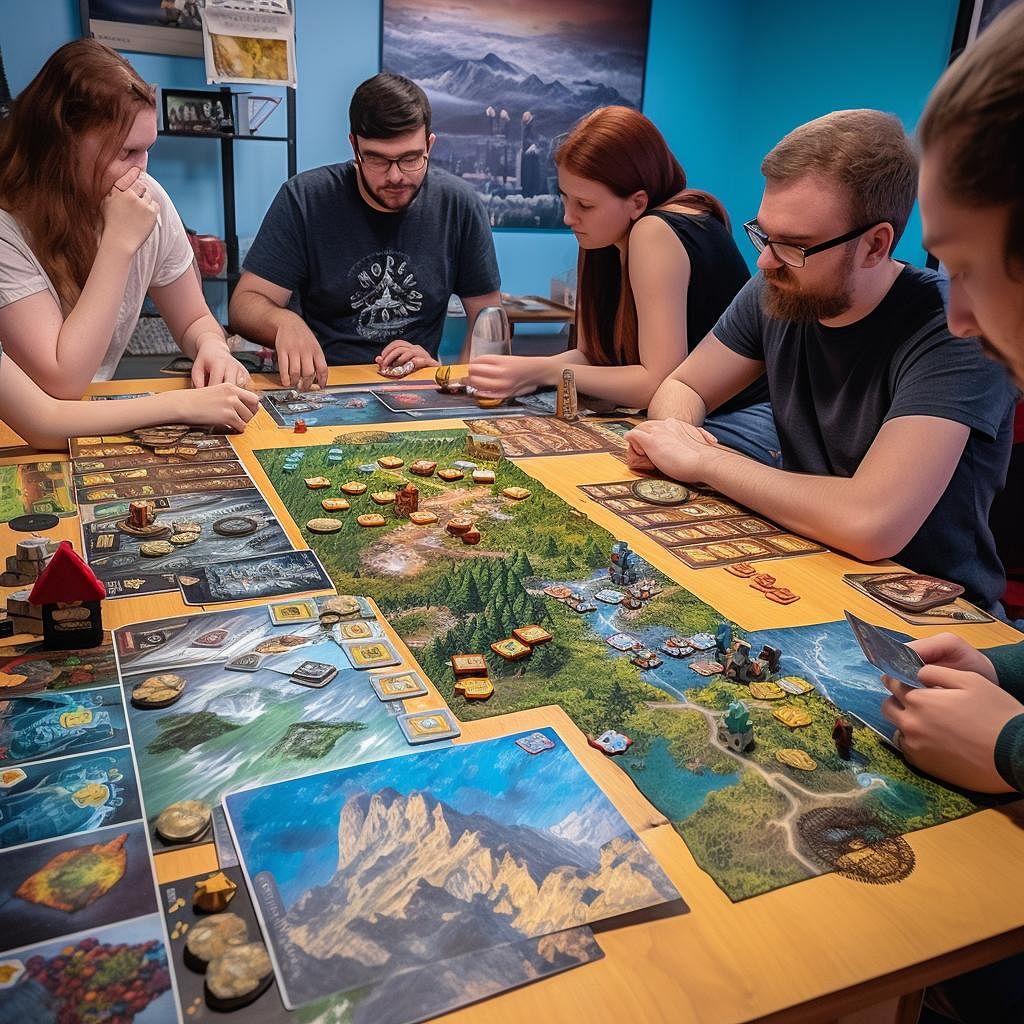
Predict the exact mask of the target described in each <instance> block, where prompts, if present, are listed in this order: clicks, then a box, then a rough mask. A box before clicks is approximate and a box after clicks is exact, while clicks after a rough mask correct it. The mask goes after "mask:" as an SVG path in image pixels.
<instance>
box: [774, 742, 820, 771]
mask: <svg viewBox="0 0 1024 1024" xmlns="http://www.w3.org/2000/svg"><path fill="white" fill-rule="evenodd" d="M775 760H776V761H778V762H779V763H780V764H787V765H789V767H790V768H799V769H800V771H802V772H813V771H814V769H815V768H817V767H818V762H817V761H815V760H814V758H813V757H811V755H810V754H808V753H807V752H806V751H804V750H796V749H795V748H793V747H783V748H782V749H781V750H776V751H775Z"/></svg>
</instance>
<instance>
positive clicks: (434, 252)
mask: <svg viewBox="0 0 1024 1024" xmlns="http://www.w3.org/2000/svg"><path fill="white" fill-rule="evenodd" d="M243 267H244V269H245V270H248V271H251V272H252V273H253V274H256V275H258V276H259V277H262V278H264V279H266V280H267V281H270V282H271V283H272V284H276V285H278V286H279V287H281V288H287V289H288V290H289V291H290V292H291V293H292V300H291V303H290V307H291V308H293V309H295V311H296V312H298V313H299V315H300V316H302V318H303V319H304V320H305V321H306V323H307V324H309V327H310V329H311V330H312V331H313V333H314V334H315V335H316V337H317V339H318V340H319V342H320V344H321V345H322V346H323V349H324V355H325V356H326V357H327V362H328V363H329V364H331V365H332V366H338V365H343V364H351V363H371V362H373V358H374V356H376V355H378V354H379V353H380V351H381V349H383V348H384V346H385V345H387V344H388V342H390V341H394V340H395V339H396V338H404V339H405V340H406V341H410V342H412V343H413V344H416V345H422V346H423V347H424V348H425V349H426V350H427V351H428V352H429V353H430V354H431V355H432V356H436V355H437V349H438V346H439V345H440V343H441V332H442V330H443V329H444V318H445V313H446V311H447V308H448V299H449V296H451V295H453V294H454V295H458V296H460V297H467V298H470V297H473V296H476V295H486V294H487V293H488V292H493V291H497V289H498V286H499V283H500V282H499V277H498V264H497V260H496V259H495V256H494V241H493V239H492V237H491V228H490V224H489V223H488V221H487V215H486V213H485V211H484V207H483V203H482V201H481V199H480V197H479V196H478V195H477V194H476V193H475V192H474V191H473V190H472V189H471V188H470V187H469V186H468V185H467V184H466V183H465V182H463V181H460V180H459V179H458V178H456V177H454V176H453V175H451V174H448V173H447V172H446V171H442V170H438V169H436V168H433V167H431V168H429V169H428V171H427V174H426V177H425V178H424V180H423V186H422V187H421V188H420V191H419V192H418V193H417V195H416V198H415V199H414V200H413V201H412V202H411V203H410V204H409V206H407V207H406V208H405V209H404V210H402V211H400V212H397V213H381V212H379V211H377V210H374V209H373V208H372V207H370V206H369V205H368V204H367V203H366V201H365V200H364V199H363V198H362V196H361V195H360V194H359V187H358V185H357V182H356V167H355V163H354V161H351V160H350V161H349V162H348V163H344V164H330V165H329V166H327V167H318V168H316V169H315V170H311V171H304V172H303V173H302V174H298V175H296V176H295V177H294V178H291V179H290V180H289V181H286V182H285V183H284V185H282V186H281V189H280V191H279V192H278V193H277V196H276V198H275V199H274V202H273V204H272V205H271V207H270V209H269V210H268V211H267V215H266V217H265V218H264V219H263V224H262V225H261V226H260V230H259V233H258V234H257V235H256V239H255V241H254V242H253V244H252V248H251V249H250V250H249V253H248V255H247V256H246V258H245V263H244V264H243Z"/></svg>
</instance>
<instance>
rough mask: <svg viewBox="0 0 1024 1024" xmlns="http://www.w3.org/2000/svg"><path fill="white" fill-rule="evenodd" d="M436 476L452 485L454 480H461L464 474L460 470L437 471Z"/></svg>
mask: <svg viewBox="0 0 1024 1024" xmlns="http://www.w3.org/2000/svg"><path fill="white" fill-rule="evenodd" d="M437 475H438V476H439V477H440V478H441V479H442V480H447V481H448V483H452V482H453V481H455V480H461V479H462V478H463V477H464V476H465V475H466V474H465V473H463V472H462V470H461V469H439V470H438V471H437Z"/></svg>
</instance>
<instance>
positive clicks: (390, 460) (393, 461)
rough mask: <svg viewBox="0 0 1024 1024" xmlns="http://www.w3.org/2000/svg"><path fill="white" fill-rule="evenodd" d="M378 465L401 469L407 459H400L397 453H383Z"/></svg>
mask: <svg viewBox="0 0 1024 1024" xmlns="http://www.w3.org/2000/svg"><path fill="white" fill-rule="evenodd" d="M377 465H378V466H380V468H381V469H401V468H402V466H404V465H405V459H400V458H399V457H398V456H397V455H382V456H381V457H380V458H379V459H378V460H377Z"/></svg>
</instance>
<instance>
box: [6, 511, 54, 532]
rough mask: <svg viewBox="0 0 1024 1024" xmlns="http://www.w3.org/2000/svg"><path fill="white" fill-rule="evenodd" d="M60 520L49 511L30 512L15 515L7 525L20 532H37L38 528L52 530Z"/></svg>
mask: <svg viewBox="0 0 1024 1024" xmlns="http://www.w3.org/2000/svg"><path fill="white" fill-rule="evenodd" d="M59 522H60V520H59V519H58V518H57V517H56V516H55V515H51V514H50V513H49V512H30V513H29V514H28V515H24V516H15V517H14V518H13V519H12V520H10V521H9V522H8V524H7V525H8V526H9V527H10V528H11V529H12V530H17V531H18V533H35V532H36V531H37V530H52V529H53V528H54V527H55V526H56V525H57V523H59Z"/></svg>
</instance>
